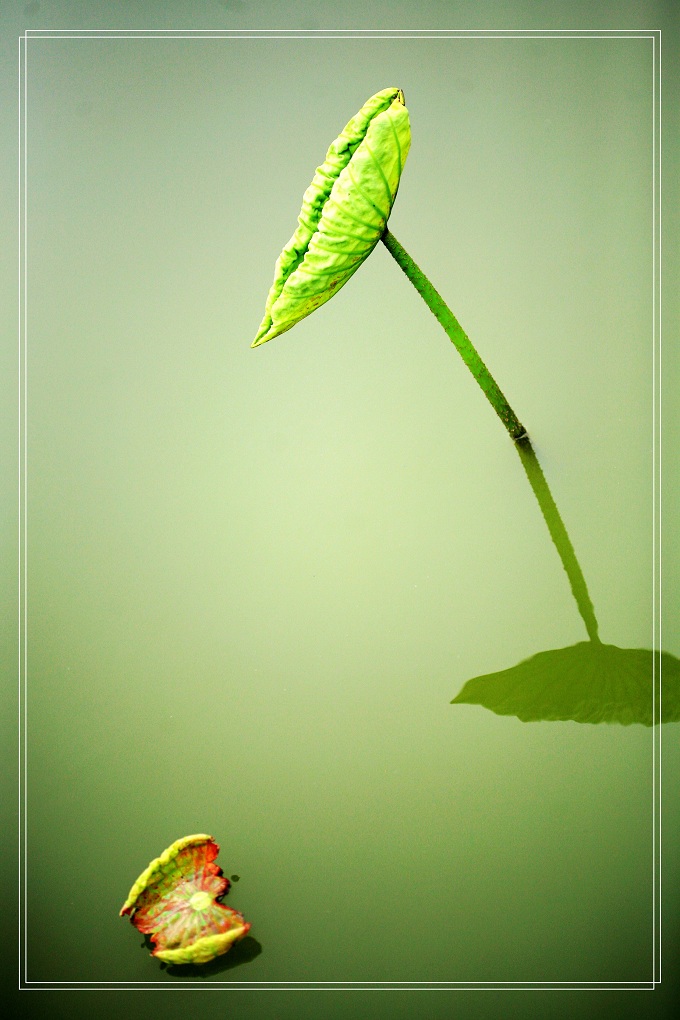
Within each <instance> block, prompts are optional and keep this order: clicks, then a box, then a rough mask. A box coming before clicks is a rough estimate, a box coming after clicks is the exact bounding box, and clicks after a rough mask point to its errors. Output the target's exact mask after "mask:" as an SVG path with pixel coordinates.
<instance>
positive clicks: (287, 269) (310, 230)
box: [252, 88, 411, 347]
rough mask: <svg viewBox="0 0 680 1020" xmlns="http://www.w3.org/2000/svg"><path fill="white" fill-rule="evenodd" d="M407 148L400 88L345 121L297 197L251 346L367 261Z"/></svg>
mask: <svg viewBox="0 0 680 1020" xmlns="http://www.w3.org/2000/svg"><path fill="white" fill-rule="evenodd" d="M410 145H411V128H410V123H409V116H408V110H407V109H406V106H405V104H404V93H403V92H402V91H401V89H396V88H392V89H383V91H382V92H377V93H376V94H375V95H374V96H372V97H371V98H370V99H369V100H368V102H366V103H365V104H364V106H362V108H361V110H359V112H358V113H357V114H356V116H354V117H352V119H351V120H350V122H349V123H348V124H347V126H346V127H345V128H344V129H343V131H342V132H341V133H340V135H339V136H338V137H337V138H336V139H335V141H334V142H333V143H332V145H331V146H330V148H329V149H328V152H327V153H326V160H325V162H324V163H323V165H322V166H320V167H319V168H318V169H317V171H316V174H315V175H314V180H313V181H312V183H311V184H310V186H309V187H308V188H307V190H306V191H305V193H304V196H303V199H302V209H301V211H300V215H299V217H298V228H297V230H296V231H295V233H294V234H293V236H292V237H291V239H290V241H289V242H288V244H287V245H286V246H285V248H284V249H283V251H282V252H281V254H280V255H279V258H278V260H277V262H276V269H275V272H274V282H273V284H272V286H271V289H270V291H269V296H268V297H267V304H266V309H265V316H264V318H263V320H262V323H261V325H260V328H259V330H258V333H257V336H256V337H255V340H254V341H253V343H252V346H253V347H258V346H259V345H260V344H263V343H266V341H267V340H271V339H272V338H273V337H275V336H279V334H280V333H285V332H286V330H288V329H290V328H291V327H292V326H294V325H295V323H296V322H299V321H300V319H304V318H305V316H307V315H309V314H310V313H311V312H313V311H314V310H315V309H316V308H318V307H319V306H320V305H322V304H325V302H326V301H328V300H329V299H330V298H332V297H333V295H334V294H337V292H338V291H339V290H340V288H341V287H344V285H345V284H346V283H347V281H348V280H349V278H350V276H352V274H353V273H355V272H356V271H357V269H358V268H359V266H360V265H361V263H362V262H363V261H364V260H365V259H366V258H368V256H369V255H370V254H371V252H372V251H373V249H374V248H375V246H376V244H377V243H378V241H379V240H380V237H381V235H382V234H383V232H384V230H385V226H386V224H387V220H388V218H389V215H390V212H391V211H392V205H393V204H394V200H395V198H396V195H397V189H398V187H399V178H400V177H401V172H402V170H403V169H404V163H405V162H406V157H407V155H408V150H409V148H410Z"/></svg>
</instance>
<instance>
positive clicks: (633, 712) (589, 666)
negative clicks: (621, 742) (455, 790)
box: [451, 641, 680, 726]
mask: <svg viewBox="0 0 680 1020" xmlns="http://www.w3.org/2000/svg"><path fill="white" fill-rule="evenodd" d="M451 704H452V705H463V704H466V705H482V706H483V707H484V708H488V709H490V710H491V711H492V712H495V713H496V714H497V715H514V716H517V718H518V719H521V720H522V722H537V721H539V720H546V721H549V720H550V721H558V720H568V719H570V720H573V721H574V722H580V723H605V722H606V723H620V724H621V725H623V726H629V725H631V723H641V724H642V725H643V726H652V725H653V724H655V723H658V722H659V721H660V722H662V723H665V722H678V721H680V660H678V659H676V658H675V656H673V655H670V654H669V653H668V652H661V653H656V654H655V653H654V652H652V651H651V650H649V649H644V648H617V647H616V645H606V644H602V643H601V642H599V641H582V642H580V643H579V644H577V645H571V646H570V647H568V648H556V649H553V650H552V651H547V652H539V653H538V654H537V655H532V657H531V658H530V659H525V660H524V661H523V662H520V663H519V664H518V665H517V666H512V667H511V668H510V669H504V670H501V671H500V672H498V673H487V674H486V675H484V676H477V677H474V678H473V679H472V680H468V682H467V683H466V684H465V686H464V687H463V689H462V690H461V691H460V693H459V694H458V695H457V696H456V697H455V698H454V699H453V701H452V702H451Z"/></svg>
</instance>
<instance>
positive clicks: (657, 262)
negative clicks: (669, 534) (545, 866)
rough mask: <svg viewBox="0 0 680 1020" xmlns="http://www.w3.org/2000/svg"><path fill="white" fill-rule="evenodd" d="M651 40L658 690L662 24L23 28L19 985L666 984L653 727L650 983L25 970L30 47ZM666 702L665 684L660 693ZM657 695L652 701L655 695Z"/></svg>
mask: <svg viewBox="0 0 680 1020" xmlns="http://www.w3.org/2000/svg"><path fill="white" fill-rule="evenodd" d="M357 37H360V38H367V39H409V38H412V39H503V38H505V39H508V38H509V39H513V38H520V39H579V38H584V39H621V38H634V39H648V40H650V41H651V42H652V47H653V50H652V53H653V83H652V87H653V103H652V108H653V115H652V116H653V123H652V145H653V162H652V165H653V181H652V198H653V201H652V206H653V209H652V216H653V234H652V236H653V252H652V277H653V278H652V290H653V303H652V304H653V312H652V318H653V322H652V359H653V383H652V386H653V393H652V416H653V422H652V425H653V443H652V475H653V478H652V519H653V524H652V543H653V553H652V559H653V562H652V582H653V611H652V621H653V622H652V648H653V651H654V660H653V661H654V677H653V689H654V694H655V692H656V684H657V683H659V685H661V674H660V649H661V612H660V604H661V566H660V540H661V499H660V483H661V434H660V433H661V385H660V381H661V314H660V313H661V30H660V29H644V30H643V29H575V30H574V29H546V30H540V29H539V30H535V29H527V30H510V29H507V30H506V29H483V30H476V29H461V30H458V29H437V30H432V29H421V30H413V29H390V30H387V31H385V30H382V29H359V30H351V29H304V30H303V29H299V30H298V29H243V30H239V29H214V30H206V29H179V30H177V29H84V30H79V29H54V30H51V29H26V31H25V32H24V33H23V34H22V35H21V36H20V37H19V62H18V63H19V110H18V127H19V166H18V174H19V210H18V218H19V228H18V234H19V279H18V298H19V300H18V305H19V323H18V344H19V359H18V360H19V393H18V398H19V422H18V424H19V449H18V454H19V479H18V483H19V506H18V530H19V536H18V538H19V564H18V570H19V576H18V583H19V598H18V628H19V634H18V637H19V641H18V645H19V656H18V660H19V661H18V687H19V696H18V702H19V710H18V729H19V763H18V764H19V784H18V809H19V974H18V988H19V989H20V990H21V991H174V990H182V991H186V990H187V989H191V990H193V991H237V990H238V991H305V990H306V991H338V990H344V991H591V992H592V991H652V990H653V989H654V988H656V987H657V985H659V984H660V983H661V950H662V933H661V837H662V830H661V726H660V725H654V726H652V789H653V798H654V804H653V835H652V846H653V900H654V902H653V933H652V975H653V976H652V978H651V979H650V980H649V981H614V982H606V981H602V982H596V981H564V982H547V981H526V982H523V981H504V982H503V981H420V982H419V981H391V982H390V981H237V980H231V981H218V980H215V981H209V982H197V981H195V980H194V981H190V980H182V979H177V980H173V981H172V982H168V981H167V980H164V981H153V980H152V981H37V980H30V981H29V979H28V978H27V976H26V961H25V951H26V939H27V935H26V932H27V928H28V917H27V907H26V900H25V893H26V888H27V884H26V883H27V866H26V856H27V827H26V819H27V791H26V768H27V663H28V633H27V626H26V609H27V597H28V592H27V552H28V545H27V535H28V521H27V491H28V465H27V459H26V433H27V426H28V378H27V371H26V367H27V359H26V355H27V348H28V336H27V328H26V323H27V308H28V305H27V301H28V229H27V224H28V191H27V180H28V109H29V94H28V66H29V65H28V43H29V40H31V41H38V40H41V39H43V40H44V39H99V38H106V39H131V38H137V39H160V38H162V39H186V40H192V39H220V38H223V39H281V38H284V39H309V38H321V39H345V38H357ZM659 693H660V699H659V700H660V702H661V693H662V692H661V690H660V692H659ZM655 701H656V699H655Z"/></svg>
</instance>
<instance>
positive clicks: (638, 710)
mask: <svg viewBox="0 0 680 1020" xmlns="http://www.w3.org/2000/svg"><path fill="white" fill-rule="evenodd" d="M515 446H516V449H517V452H518V454H519V456H520V460H521V461H522V465H523V466H524V470H525V471H526V474H527V478H528V479H529V483H530V485H531V488H532V490H533V492H534V495H535V496H536V499H537V500H538V505H539V506H540V508H541V513H542V514H543V517H544V519H545V522H546V524H547V526H548V531H549V532H550V537H551V538H552V540H553V542H554V544H555V548H556V549H557V552H558V554H559V557H560V559H561V561H562V566H563V567H564V569H565V571H566V573H567V577H568V578H569V584H570V586H571V591H572V594H573V596H574V599H575V601H576V605H577V607H578V611H579V613H580V614H581V617H582V619H583V622H584V624H585V627H586V630H587V632H588V637H589V638H590V640H589V641H583V642H580V643H579V644H576V645H573V646H571V647H568V648H556V649H553V650H552V651H546V652H539V653H538V654H537V655H534V656H532V657H531V658H530V659H526V660H524V661H523V662H520V663H519V664H518V665H517V666H512V667H511V668H510V669H504V670H501V671H500V672H498V673H488V674H486V675H485V676H478V677H474V678H473V679H472V680H468V682H467V683H466V684H465V686H464V687H463V689H462V690H461V691H460V693H459V694H458V695H457V696H456V697H455V698H454V699H453V701H452V702H451V704H458V705H460V704H473V705H483V706H484V708H488V709H490V710H491V711H492V712H496V713H497V714H498V715H515V716H517V718H518V719H521V720H522V721H523V722H533V721H537V720H541V719H542V720H546V721H548V720H566V719H571V720H573V721H574V722H582V723H586V722H588V723H600V722H617V723H621V724H623V725H624V726H627V725H629V724H630V723H635V722H637V723H642V725H643V726H652V725H653V724H654V723H658V722H678V721H680V660H678V659H676V658H675V656H673V655H670V654H669V653H668V652H656V653H655V652H653V651H652V650H651V649H644V648H617V647H616V646H615V645H606V644H603V643H602V642H601V641H600V638H599V633H598V624H597V619H596V617H595V610H594V608H593V604H592V602H591V599H590V595H589V594H588V586H587V585H586V581H585V578H584V576H583V572H582V570H581V567H580V565H579V563H578V560H577V559H576V553H575V552H574V547H573V545H572V544H571V540H570V538H569V535H568V534H567V530H566V528H565V526H564V523H563V521H562V518H561V517H560V514H559V511H558V509H557V506H556V505H555V501H554V499H553V497H552V493H551V492H550V489H549V487H548V483H547V481H546V479H545V475H544V474H543V471H542V470H541V466H540V464H539V463H538V459H537V457H536V454H535V453H534V450H533V447H532V446H531V443H530V442H529V440H528V439H523V440H519V441H518V442H517V443H515ZM655 667H656V670H655Z"/></svg>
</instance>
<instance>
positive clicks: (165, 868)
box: [120, 833, 250, 964]
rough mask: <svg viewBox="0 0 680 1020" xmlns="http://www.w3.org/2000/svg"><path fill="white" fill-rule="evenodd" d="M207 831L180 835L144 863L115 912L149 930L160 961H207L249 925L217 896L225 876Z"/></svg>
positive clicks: (224, 885) (226, 883)
mask: <svg viewBox="0 0 680 1020" xmlns="http://www.w3.org/2000/svg"><path fill="white" fill-rule="evenodd" d="M219 849H220V848H219V846H218V845H217V843H215V841H214V839H213V838H212V836H207V835H205V834H204V833H198V834H197V835H194V836H183V837H182V839H178V840H176V841H175V842H174V843H173V844H172V845H171V846H169V847H168V848H167V850H164V851H163V853H162V854H161V855H160V857H156V858H155V860H153V861H152V862H151V864H149V866H148V867H147V868H145V869H144V871H143V872H142V874H141V875H140V876H139V878H138V879H137V881H136V882H135V883H134V885H133V886H132V888H131V889H130V893H129V895H128V898H127V899H126V901H125V903H124V904H123V906H122V907H121V910H120V915H121V917H122V916H123V915H124V914H129V915H130V920H131V921H132V923H133V924H134V926H135V927H136V928H137V929H138V930H139V931H141V932H142V933H143V934H144V935H150V936H151V941H152V942H153V944H154V946H155V948H154V950H153V953H152V955H153V956H157V957H158V959H159V960H163V961H164V962H165V963H175V964H180V963H199V964H200V963H208V961H209V960H214V959H215V957H217V956H221V955H222V954H223V953H226V952H227V951H228V950H229V949H231V947H232V945H233V944H234V942H238V941H239V939H242V938H243V937H244V935H246V934H247V933H248V931H249V929H250V925H249V924H248V922H247V921H245V920H244V918H243V915H242V914H240V913H239V912H238V911H237V910H233V909H232V908H231V907H227V906H225V905H224V904H223V903H221V902H219V900H220V899H221V897H222V896H224V895H225V893H226V892H227V890H228V888H229V885H230V883H229V879H228V878H225V877H224V875H223V874H222V869H221V868H220V867H218V865H216V864H215V863H214V861H215V858H216V857H217V854H218V853H219Z"/></svg>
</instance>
